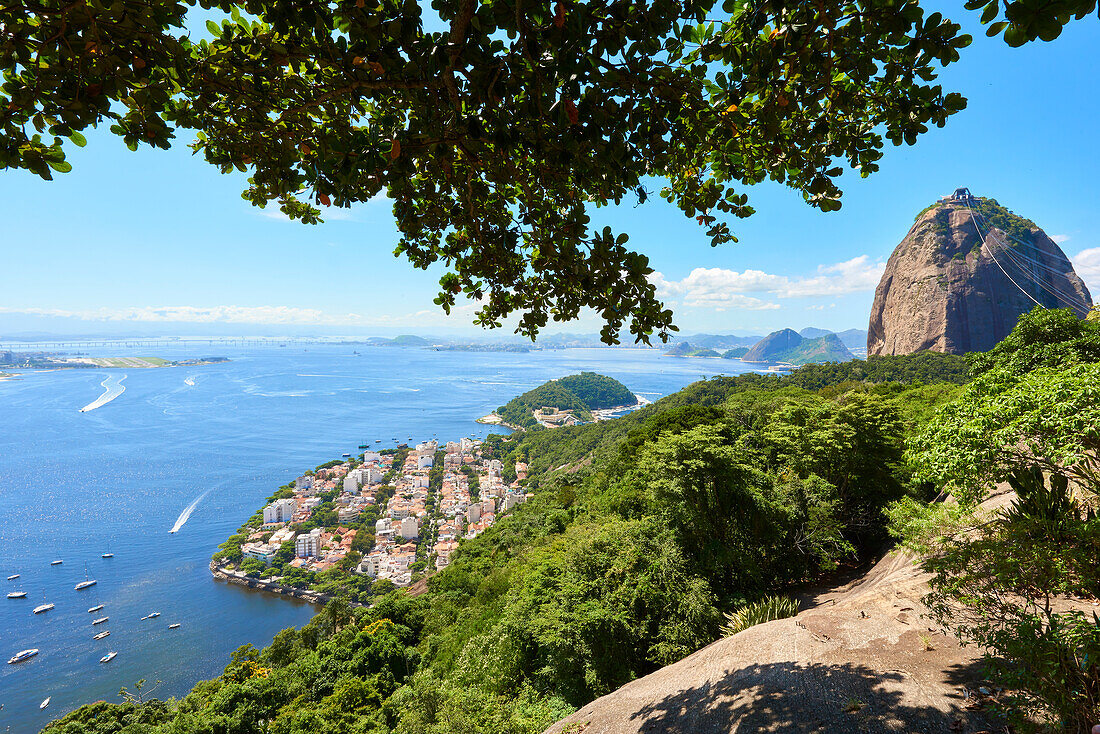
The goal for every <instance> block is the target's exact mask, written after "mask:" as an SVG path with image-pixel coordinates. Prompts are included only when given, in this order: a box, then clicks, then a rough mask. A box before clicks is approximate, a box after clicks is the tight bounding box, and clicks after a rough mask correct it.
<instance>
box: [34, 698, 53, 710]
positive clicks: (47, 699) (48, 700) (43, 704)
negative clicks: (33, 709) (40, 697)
mask: <svg viewBox="0 0 1100 734" xmlns="http://www.w3.org/2000/svg"><path fill="white" fill-rule="evenodd" d="M51 698H53V696H47V697H46V700H45V701H43V702H42V703H40V704H38V708H40V709H44V708H46V707H47V706H49V705H50V699H51Z"/></svg>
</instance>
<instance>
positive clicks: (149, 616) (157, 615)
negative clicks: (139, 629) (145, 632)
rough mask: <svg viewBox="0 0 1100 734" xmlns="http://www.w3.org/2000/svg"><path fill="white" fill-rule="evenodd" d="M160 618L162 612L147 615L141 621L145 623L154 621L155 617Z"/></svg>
mask: <svg viewBox="0 0 1100 734" xmlns="http://www.w3.org/2000/svg"><path fill="white" fill-rule="evenodd" d="M159 616H160V612H152V613H151V614H146V615H145V616H144V617H142V618H141V621H143V622H144V621H145V620H147V619H152V618H154V617H159Z"/></svg>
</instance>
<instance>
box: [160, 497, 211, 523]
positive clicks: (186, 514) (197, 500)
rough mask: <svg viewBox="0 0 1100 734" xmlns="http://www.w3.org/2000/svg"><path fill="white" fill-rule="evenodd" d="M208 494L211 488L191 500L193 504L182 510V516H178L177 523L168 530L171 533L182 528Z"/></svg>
mask: <svg viewBox="0 0 1100 734" xmlns="http://www.w3.org/2000/svg"><path fill="white" fill-rule="evenodd" d="M208 494H210V490H209V489H208V490H206V491H205V492H203V493H202V494H200V495H199V496H198V497H196V498H195V499H193V500H191V504H189V505H188V506H187V507H184V508H183V512H181V513H180V516H179V517H177V518H176V524H175V525H173V526H172V529H171V530H169V531H168V532H169V533H174V532H176V531H177V530H179V529H180V528H182V527H183V524H184V523H186V522H187V519H188V518H189V517H191V513H192V512H194V511H195V508H196V507H198V506H199V503H200V502H202V498H203V497H205V496H206V495H208Z"/></svg>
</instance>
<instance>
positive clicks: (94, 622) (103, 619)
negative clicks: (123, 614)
mask: <svg viewBox="0 0 1100 734" xmlns="http://www.w3.org/2000/svg"><path fill="white" fill-rule="evenodd" d="M108 619H110V617H100V618H99V619H93V620H92V626H93V627H95V626H96V625H97V624H103V623H104V622H106V621H107V620H108Z"/></svg>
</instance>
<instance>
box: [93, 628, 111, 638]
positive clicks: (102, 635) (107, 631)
mask: <svg viewBox="0 0 1100 734" xmlns="http://www.w3.org/2000/svg"><path fill="white" fill-rule="evenodd" d="M109 634H111V630H106V631H105V632H100V633H99V634H98V635H92V639H93V640H102V639H103V638H104V637H106V636H107V635H109Z"/></svg>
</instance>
